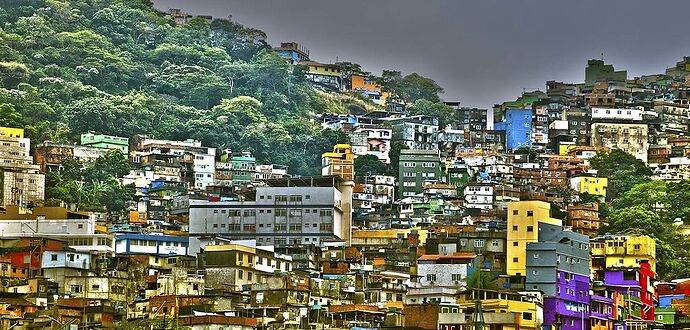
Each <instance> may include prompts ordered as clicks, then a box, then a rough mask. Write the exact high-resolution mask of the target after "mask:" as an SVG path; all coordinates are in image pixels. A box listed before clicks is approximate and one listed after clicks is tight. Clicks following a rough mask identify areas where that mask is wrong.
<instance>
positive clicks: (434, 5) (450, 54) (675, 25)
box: [154, 0, 690, 107]
mask: <svg viewBox="0 0 690 330" xmlns="http://www.w3.org/2000/svg"><path fill="white" fill-rule="evenodd" d="M154 2H155V4H156V6H157V7H158V8H160V9H163V10H166V9H168V8H181V9H184V10H186V11H188V12H190V13H193V14H206V15H213V16H214V17H227V16H228V15H232V17H233V19H234V20H236V21H238V22H240V23H242V24H244V25H247V26H251V27H256V28H259V29H261V30H264V31H265V32H266V33H267V34H268V37H269V42H270V43H271V44H273V45H275V44H279V43H280V42H281V41H297V42H299V43H300V44H302V45H304V46H306V47H307V48H309V49H310V51H311V55H312V57H313V58H314V59H315V60H318V61H322V62H335V61H336V59H339V60H341V61H351V62H356V63H360V64H362V66H363V67H364V69H365V70H367V71H371V72H373V73H375V74H380V73H381V70H382V69H395V70H400V71H403V72H404V73H411V72H418V73H420V74H422V75H425V76H428V77H430V78H433V79H434V80H436V81H437V82H438V83H439V84H440V85H441V86H442V87H443V88H445V90H446V92H445V94H444V95H443V98H444V99H446V100H458V99H459V100H461V101H462V103H463V104H465V105H468V106H485V107H486V106H491V105H492V104H494V103H498V102H502V101H505V100H509V99H514V98H515V97H517V96H518V95H519V94H520V93H521V92H522V90H523V88H526V89H535V88H540V89H542V90H544V83H545V81H546V80H552V79H553V80H559V81H569V82H581V81H583V80H584V67H585V64H586V61H587V59H589V58H600V57H601V53H602V52H603V53H604V59H605V60H606V62H609V63H613V64H614V65H615V67H616V69H626V70H628V74H629V76H631V77H632V76H639V75H641V74H651V73H661V72H663V70H664V69H665V68H666V67H668V66H671V65H673V64H674V63H675V62H676V61H677V60H679V59H680V58H681V57H682V56H684V55H690V34H689V33H687V28H686V27H685V25H686V22H687V14H686V13H688V12H689V11H690V2H688V1H687V0H677V1H642V0H619V1H601V0H578V1H558V0H543V1H542V0H540V1H536V0H520V1H516V0H505V1H499V0H476V1H462V0H446V1H442V0H437V1H436V0H431V1H429V0H424V1H422V0H416V1H412V0H376V1H372V0H343V1H332V0H273V1H268V0H193V1H192V0H188V1H183V0H154Z"/></svg>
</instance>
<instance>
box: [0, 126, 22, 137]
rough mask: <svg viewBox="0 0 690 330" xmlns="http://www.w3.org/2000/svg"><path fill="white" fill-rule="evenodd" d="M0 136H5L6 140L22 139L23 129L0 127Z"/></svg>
mask: <svg viewBox="0 0 690 330" xmlns="http://www.w3.org/2000/svg"><path fill="white" fill-rule="evenodd" d="M0 136H5V137H8V138H16V139H23V138H24V129H23V128H12V127H0Z"/></svg>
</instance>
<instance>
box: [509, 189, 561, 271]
mask: <svg viewBox="0 0 690 330" xmlns="http://www.w3.org/2000/svg"><path fill="white" fill-rule="evenodd" d="M542 223H546V224H552V225H555V226H562V224H563V223H562V221H561V220H560V219H554V218H551V205H550V204H549V203H547V202H542V201H519V202H509V203H508V233H507V242H508V248H507V250H508V251H507V256H506V263H507V266H506V270H507V273H508V275H513V276H525V274H526V271H527V269H526V267H527V266H526V260H525V259H526V252H525V249H526V247H527V244H529V243H536V242H538V240H539V230H538V229H539V224H542Z"/></svg>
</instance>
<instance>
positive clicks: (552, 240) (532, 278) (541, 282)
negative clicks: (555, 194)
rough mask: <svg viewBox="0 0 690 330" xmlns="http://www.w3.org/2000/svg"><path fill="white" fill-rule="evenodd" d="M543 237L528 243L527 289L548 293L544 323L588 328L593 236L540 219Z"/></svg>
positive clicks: (568, 328)
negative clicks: (590, 237)
mask: <svg viewBox="0 0 690 330" xmlns="http://www.w3.org/2000/svg"><path fill="white" fill-rule="evenodd" d="M537 231H538V236H539V238H538V239H539V241H538V242H534V243H528V244H527V247H526V278H525V289H527V290H535V291H540V292H543V293H544V311H545V312H544V325H545V326H556V325H557V324H558V323H560V324H561V329H562V330H585V329H588V325H589V322H590V321H589V319H590V315H589V307H590V306H589V305H590V294H589V291H590V284H589V237H588V236H586V235H582V234H578V233H575V232H572V231H566V230H563V228H562V227H561V225H560V224H557V225H554V224H548V223H540V224H539V228H538V230H537Z"/></svg>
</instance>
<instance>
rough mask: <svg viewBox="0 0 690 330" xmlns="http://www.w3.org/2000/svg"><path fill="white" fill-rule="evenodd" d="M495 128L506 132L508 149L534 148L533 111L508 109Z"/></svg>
mask: <svg viewBox="0 0 690 330" xmlns="http://www.w3.org/2000/svg"><path fill="white" fill-rule="evenodd" d="M494 128H495V129H496V130H498V131H506V149H508V150H515V149H518V148H521V147H527V148H529V147H531V146H532V109H508V110H506V111H505V114H504V116H503V121H502V122H499V123H496V124H495V125H494Z"/></svg>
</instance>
